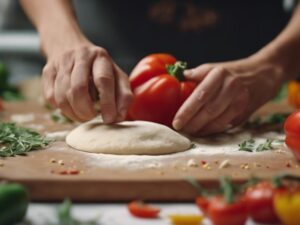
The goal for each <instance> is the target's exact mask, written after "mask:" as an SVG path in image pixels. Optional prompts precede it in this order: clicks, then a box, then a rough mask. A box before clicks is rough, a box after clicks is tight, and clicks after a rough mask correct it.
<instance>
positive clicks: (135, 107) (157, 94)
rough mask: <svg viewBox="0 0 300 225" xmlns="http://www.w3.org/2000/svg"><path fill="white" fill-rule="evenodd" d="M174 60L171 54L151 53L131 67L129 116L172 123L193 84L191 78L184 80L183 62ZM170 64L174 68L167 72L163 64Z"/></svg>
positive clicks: (194, 85)
mask: <svg viewBox="0 0 300 225" xmlns="http://www.w3.org/2000/svg"><path fill="white" fill-rule="evenodd" d="M175 62H176V59H175V58H174V57H173V56H172V55H169V54H163V53H159V54H152V55H149V56H147V57H145V58H143V59H142V60H141V61H140V62H139V63H138V64H137V66H136V67H135V68H134V69H133V71H132V73H131V75H130V78H129V80H130V85H131V88H132V90H133V93H134V100H133V103H132V104H131V106H130V108H129V112H128V113H129V118H130V119H133V120H146V121H152V122H156V123H161V124H164V125H167V126H170V127H171V126H172V120H173V118H174V116H175V114H176V112H177V110H178V109H179V107H180V106H181V105H182V103H183V102H184V101H185V100H186V99H187V98H188V97H189V95H190V94H191V93H192V92H193V90H194V89H195V87H196V83H195V82H192V81H186V80H185V78H184V76H183V74H182V73H183V70H184V66H183V64H182V63H181V64H180V63H175ZM174 63H175V64H174ZM173 64H174V66H175V68H177V69H176V72H174V73H175V74H172V75H171V74H169V73H168V71H167V66H168V65H173Z"/></svg>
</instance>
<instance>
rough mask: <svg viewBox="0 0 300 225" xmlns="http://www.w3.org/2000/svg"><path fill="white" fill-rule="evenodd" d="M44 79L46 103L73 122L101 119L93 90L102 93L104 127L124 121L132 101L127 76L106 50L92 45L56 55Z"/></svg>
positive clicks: (68, 49) (49, 57)
mask: <svg viewBox="0 0 300 225" xmlns="http://www.w3.org/2000/svg"><path fill="white" fill-rule="evenodd" d="M42 78H43V90H44V96H45V98H46V100H47V101H48V102H49V103H50V104H51V105H52V106H54V107H57V108H60V109H61V110H62V112H63V114H64V115H66V116H67V117H69V118H70V119H72V120H77V121H86V120H90V119H92V118H94V117H95V116H96V115H97V112H96V110H95V108H94V103H93V99H92V96H91V92H92V91H93V90H92V89H93V88H94V89H96V90H97V91H98V93H99V98H100V108H101V113H102V117H103V121H104V123H113V122H117V121H121V120H124V119H125V117H126V114H127V109H128V107H129V105H130V102H131V100H132V92H131V89H130V85H129V81H128V77H127V75H126V74H125V73H124V72H123V71H122V70H121V69H120V68H119V67H118V66H117V65H116V64H115V63H114V61H113V60H112V58H111V57H110V55H109V54H108V52H107V51H106V50H105V49H103V48H101V47H98V46H95V45H93V44H91V43H89V42H88V43H84V44H81V45H79V46H78V45H76V47H68V48H67V49H66V48H61V49H60V48H57V49H56V50H55V51H52V53H51V54H49V55H48V60H47V64H46V65H45V67H44V69H43V76H42Z"/></svg>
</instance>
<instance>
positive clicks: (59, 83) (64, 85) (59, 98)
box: [54, 64, 81, 121]
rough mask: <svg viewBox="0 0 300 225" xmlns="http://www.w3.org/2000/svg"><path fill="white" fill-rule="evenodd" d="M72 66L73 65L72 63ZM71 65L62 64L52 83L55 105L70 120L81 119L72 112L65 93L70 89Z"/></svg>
mask: <svg viewBox="0 0 300 225" xmlns="http://www.w3.org/2000/svg"><path fill="white" fill-rule="evenodd" d="M72 66H73V65H72ZM71 71H72V67H71V66H70V65H68V64H65V65H62V66H61V69H60V70H59V71H58V74H57V77H56V79H55V84H54V96H55V102H56V104H57V107H59V108H60V109H61V111H62V113H63V114H64V115H66V116H67V117H68V118H70V119H71V120H75V121H76V120H77V121H81V119H80V118H78V117H77V116H76V114H75V113H74V112H73V109H72V107H71V105H70V104H69V102H68V98H67V93H68V90H70V74H71Z"/></svg>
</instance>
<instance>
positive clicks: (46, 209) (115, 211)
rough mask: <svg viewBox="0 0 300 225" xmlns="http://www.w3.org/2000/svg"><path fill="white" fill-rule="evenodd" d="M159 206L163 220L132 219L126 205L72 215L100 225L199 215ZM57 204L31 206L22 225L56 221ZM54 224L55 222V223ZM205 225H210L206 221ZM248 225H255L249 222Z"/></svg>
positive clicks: (82, 207)
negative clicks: (176, 215) (172, 215)
mask: <svg viewBox="0 0 300 225" xmlns="http://www.w3.org/2000/svg"><path fill="white" fill-rule="evenodd" d="M153 205H155V206H159V207H160V208H161V209H162V210H161V218H159V219H138V218H134V217H132V216H131V215H130V214H129V213H128V211H127V208H126V204H105V203H101V204H100V203H99V204H73V207H72V209H73V210H72V214H73V215H74V217H75V218H77V219H79V220H82V221H85V220H89V219H94V218H97V217H98V218H99V225H170V224H171V223H170V221H169V219H168V215H169V214H172V213H182V214H199V210H198V208H197V207H196V205H195V204H191V203H180V204H170V203H168V204H167V203H166V204H162V203H160V204H153ZM56 207H57V204H38V203H34V204H31V205H30V207H29V210H28V212H27V217H26V220H28V221H30V222H31V223H25V222H24V223H21V224H20V225H27V224H30V225H46V224H47V222H50V221H53V220H55V218H56V217H55V210H56ZM53 222H54V221H53ZM203 225H210V222H209V221H207V220H205V221H204V223H203ZM247 225H255V224H254V223H253V222H251V221H248V223H247Z"/></svg>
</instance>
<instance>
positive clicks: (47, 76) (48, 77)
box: [42, 64, 56, 107]
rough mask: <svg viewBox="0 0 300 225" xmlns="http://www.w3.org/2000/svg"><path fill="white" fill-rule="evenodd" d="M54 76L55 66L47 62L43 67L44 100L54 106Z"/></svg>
mask: <svg viewBox="0 0 300 225" xmlns="http://www.w3.org/2000/svg"><path fill="white" fill-rule="evenodd" d="M55 78H56V70H55V67H54V66H52V65H51V64H47V65H46V66H45V67H44V69H43V75H42V83H43V94H44V98H45V99H46V101H47V102H48V103H49V104H50V105H51V106H52V107H56V103H55V97H54V83H55Z"/></svg>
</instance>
